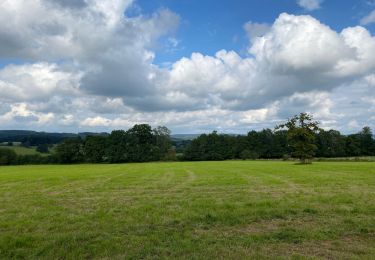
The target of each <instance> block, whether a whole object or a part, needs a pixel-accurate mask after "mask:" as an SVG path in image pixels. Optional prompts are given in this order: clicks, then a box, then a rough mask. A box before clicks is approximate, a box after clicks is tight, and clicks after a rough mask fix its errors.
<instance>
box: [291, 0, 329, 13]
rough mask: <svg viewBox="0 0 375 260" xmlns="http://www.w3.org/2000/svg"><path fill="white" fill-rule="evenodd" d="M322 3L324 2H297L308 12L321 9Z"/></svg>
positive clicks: (321, 0) (310, 0)
mask: <svg viewBox="0 0 375 260" xmlns="http://www.w3.org/2000/svg"><path fill="white" fill-rule="evenodd" d="M322 2H323V0H297V4H298V5H299V6H301V7H302V8H304V9H306V10H308V11H313V10H316V9H319V8H320V4H321V3H322Z"/></svg>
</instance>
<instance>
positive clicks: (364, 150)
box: [358, 126, 374, 156]
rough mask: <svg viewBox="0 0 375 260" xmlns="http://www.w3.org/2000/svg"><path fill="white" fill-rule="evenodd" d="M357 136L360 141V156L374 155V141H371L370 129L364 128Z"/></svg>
mask: <svg viewBox="0 0 375 260" xmlns="http://www.w3.org/2000/svg"><path fill="white" fill-rule="evenodd" d="M358 135H359V139H360V146H361V155H366V156H369V155H372V154H373V153H374V140H373V139H372V131H371V128H370V127H368V126H365V127H364V128H363V129H362V131H361V132H359V133H358Z"/></svg>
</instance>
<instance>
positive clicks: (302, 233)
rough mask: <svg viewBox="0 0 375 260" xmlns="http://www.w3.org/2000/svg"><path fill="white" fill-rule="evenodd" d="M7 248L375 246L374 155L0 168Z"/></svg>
mask: <svg viewBox="0 0 375 260" xmlns="http://www.w3.org/2000/svg"><path fill="white" fill-rule="evenodd" d="M0 234H1V235H0V258H27V259H33V258H38V259H39V258H45V259H81V258H88V259H92V258H104V259H139V258H146V259H155V258H179V259H212V258H230V259H240V258H257V259H266V258H272V259H274V258H281V259H283V258H337V259H353V258H358V259H373V258H374V256H375V247H374V244H375V164H374V163H351V162H347V163H336V162H327V163H314V164H312V165H294V163H293V162H272V161H269V162H262V161H255V162H251V161H227V162H194V163H147V164H127V165H75V166H18V167H2V168H0Z"/></svg>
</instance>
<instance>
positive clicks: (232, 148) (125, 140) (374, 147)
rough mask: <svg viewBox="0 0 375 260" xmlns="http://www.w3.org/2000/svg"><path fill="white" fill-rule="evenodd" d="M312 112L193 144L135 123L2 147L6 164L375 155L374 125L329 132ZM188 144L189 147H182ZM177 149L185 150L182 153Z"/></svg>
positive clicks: (204, 136) (2, 160) (1, 162)
mask: <svg viewBox="0 0 375 260" xmlns="http://www.w3.org/2000/svg"><path fill="white" fill-rule="evenodd" d="M318 125H319V123H318V122H315V121H313V119H312V116H310V115H308V114H306V113H301V114H300V115H298V116H295V117H293V118H291V119H289V120H288V121H287V122H286V123H285V124H282V125H279V126H277V127H276V128H275V129H263V130H261V131H250V132H248V134H247V135H227V134H219V133H217V132H216V131H214V132H212V133H210V134H202V135H200V136H198V137H197V138H195V139H194V140H192V141H189V142H184V143H181V142H176V141H172V140H171V137H170V134H171V131H170V130H169V129H168V128H167V127H164V126H159V127H157V128H154V129H152V128H151V126H150V125H148V124H139V125H135V126H133V127H132V128H130V129H128V130H127V131H124V130H115V131H112V133H111V134H108V135H88V136H85V137H83V138H82V137H81V136H78V137H74V138H67V139H65V140H63V141H62V142H61V143H59V144H58V145H57V146H55V147H54V148H53V153H52V154H50V155H45V156H41V155H17V154H16V153H15V152H14V151H13V150H11V149H6V148H0V165H10V164H51V163H67V164H71V163H128V162H150V161H174V160H186V161H209V160H228V159H260V158H261V159H281V158H283V159H288V158H290V157H295V158H299V159H300V160H301V161H302V162H305V161H306V160H309V159H311V158H312V157H313V156H316V157H356V156H375V140H374V138H373V134H372V131H371V129H370V128H369V127H364V128H363V129H362V131H360V132H359V133H356V134H351V135H343V134H341V133H340V132H339V131H337V130H328V131H326V130H323V129H320V128H319V127H318ZM181 144H185V146H181ZM176 148H177V151H178V152H179V153H176Z"/></svg>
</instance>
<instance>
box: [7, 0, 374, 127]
mask: <svg viewBox="0 0 375 260" xmlns="http://www.w3.org/2000/svg"><path fill="white" fill-rule="evenodd" d="M313 2H316V1H300V5H302V6H304V7H305V8H306V9H309V10H312V9H316V8H317V7H316V6H315V7H314V4H313ZM317 3H318V4H319V3H320V2H319V1H318V2H317ZM132 4H133V1H131V0H122V1H118V0H108V1H105V2H104V1H99V0H81V1H59V0H29V1H27V2H25V1H22V0H5V1H3V2H2V3H1V4H0V39H1V41H0V57H1V58H4V59H11V60H15V61H22V62H13V64H8V65H6V66H5V67H3V68H1V69H0V93H1V95H0V122H1V125H2V128H33V129H43V130H45V129H46V130H48V129H52V130H61V131H63V130H70V131H77V130H93V131H97V130H110V129H114V128H127V127H129V126H131V125H132V124H135V123H150V124H152V125H159V124H164V125H167V126H169V127H170V128H172V129H173V130H174V131H175V132H201V131H209V130H213V129H218V130H220V131H226V132H245V131H246V130H248V129H251V128H255V129H259V128H263V127H273V126H274V125H275V124H276V123H277V122H279V121H280V120H283V119H285V118H286V117H289V116H291V115H293V114H295V113H298V112H301V111H307V112H311V113H314V114H315V115H316V117H317V118H318V119H319V120H321V121H322V123H323V126H324V127H326V128H329V127H335V128H338V129H341V130H343V131H344V132H350V131H356V130H358V129H355V128H356V124H353V120H355V121H356V122H358V127H359V126H362V125H370V126H374V122H375V118H374V116H372V115H373V113H374V111H375V80H374V79H375V38H374V37H373V36H372V35H371V34H370V33H369V31H367V30H366V29H365V28H364V27H361V26H356V27H348V28H345V29H344V30H342V31H341V32H337V31H334V30H332V29H331V28H329V27H328V26H327V25H324V24H322V23H321V22H319V21H318V20H316V19H315V18H313V17H311V16H308V15H299V16H296V15H290V14H286V13H283V14H280V16H279V17H278V18H277V19H276V20H275V21H274V23H273V24H272V25H267V24H259V23H254V22H249V23H246V24H245V25H244V28H245V30H246V33H247V35H248V37H249V45H248V54H247V55H245V56H241V55H239V54H238V53H236V52H234V51H231V50H218V52H217V53H216V54H215V55H214V56H208V55H205V54H203V53H198V52H197V53H192V54H191V55H190V56H189V57H183V58H181V59H179V60H177V61H175V62H173V63H172V65H171V66H170V67H168V68H165V67H161V66H158V65H157V64H155V63H154V58H155V56H156V55H157V53H156V51H155V50H156V48H157V46H158V44H159V40H160V39H161V38H162V37H171V35H173V32H174V31H175V30H177V29H178V25H179V21H180V17H179V16H178V15H177V14H175V13H173V12H172V11H170V10H168V9H160V10H158V11H157V12H155V13H154V14H152V15H149V16H145V15H138V16H132V17H129V16H127V15H126V10H128V9H129V8H131V6H132ZM318 7H319V5H318Z"/></svg>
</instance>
